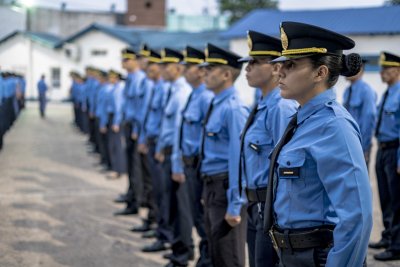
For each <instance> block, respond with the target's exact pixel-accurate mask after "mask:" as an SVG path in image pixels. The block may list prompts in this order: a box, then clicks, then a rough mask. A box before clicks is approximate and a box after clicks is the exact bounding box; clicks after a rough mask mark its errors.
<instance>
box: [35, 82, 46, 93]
mask: <svg viewBox="0 0 400 267" xmlns="http://www.w3.org/2000/svg"><path fill="white" fill-rule="evenodd" d="M37 88H38V91H39V94H44V93H46V91H47V85H46V82H45V81H44V80H43V79H41V80H40V81H39V82H38V84H37Z"/></svg>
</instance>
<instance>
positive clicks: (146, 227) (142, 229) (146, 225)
mask: <svg viewBox="0 0 400 267" xmlns="http://www.w3.org/2000/svg"><path fill="white" fill-rule="evenodd" d="M150 230H151V228H150V224H149V223H147V222H143V224H142V225H139V226H133V227H132V229H131V232H135V233H144V232H148V231H150Z"/></svg>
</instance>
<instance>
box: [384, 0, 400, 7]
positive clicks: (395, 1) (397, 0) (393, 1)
mask: <svg viewBox="0 0 400 267" xmlns="http://www.w3.org/2000/svg"><path fill="white" fill-rule="evenodd" d="M386 3H387V4H389V5H393V6H395V5H400V0H388V1H386Z"/></svg>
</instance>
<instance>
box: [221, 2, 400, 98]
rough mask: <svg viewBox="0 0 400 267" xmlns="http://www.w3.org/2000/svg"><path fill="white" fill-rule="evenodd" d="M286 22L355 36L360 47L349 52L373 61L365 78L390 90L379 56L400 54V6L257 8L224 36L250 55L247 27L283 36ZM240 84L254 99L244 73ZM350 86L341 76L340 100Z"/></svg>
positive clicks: (245, 94)
mask: <svg viewBox="0 0 400 267" xmlns="http://www.w3.org/2000/svg"><path fill="white" fill-rule="evenodd" d="M282 21H296V22H304V23H309V24H314V25H317V26H320V27H323V28H327V29H331V30H333V31H335V32H338V33H341V34H344V35H346V36H348V37H350V38H352V39H353V40H354V41H355V43H356V46H355V48H354V49H353V50H351V51H346V53H351V52H356V53H359V54H360V55H361V56H362V57H363V58H366V59H368V60H369V62H368V63H367V65H366V72H365V75H364V79H365V81H366V82H368V83H369V84H370V85H371V86H372V87H373V88H374V89H375V90H376V91H377V94H378V96H380V95H381V94H382V93H383V91H384V90H385V89H386V86H385V85H384V84H383V83H382V82H381V79H380V75H379V66H378V58H379V53H380V51H382V50H385V51H389V52H392V53H395V54H399V55H400V6H383V7H375V8H359V9H332V10H312V11H304V10H301V11H281V10H267V9H264V10H263V9H260V10H254V11H252V12H251V13H249V14H248V15H247V16H245V17H244V18H243V19H241V20H239V21H238V22H236V23H235V24H234V25H232V27H231V28H230V29H228V30H227V31H226V32H224V33H223V37H224V38H227V39H228V40H230V49H231V50H232V51H234V52H236V53H238V54H240V55H246V54H247V53H248V45H247V30H254V31H258V32H262V33H265V34H268V35H272V36H276V37H279V24H280V22H282ZM237 86H238V88H239V89H240V92H241V95H242V96H243V97H244V99H245V100H246V102H247V103H249V102H251V101H252V100H253V95H252V93H253V89H252V88H249V86H248V85H247V81H246V78H245V76H244V75H243V74H242V75H241V76H240V77H239V79H238V81H237ZM346 86H348V83H347V82H346V81H345V79H344V78H340V79H339V82H338V83H337V84H336V86H335V88H336V92H337V97H338V100H339V101H341V100H342V95H343V91H344V89H345V88H346ZM249 92H251V93H249Z"/></svg>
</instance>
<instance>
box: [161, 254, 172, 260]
mask: <svg viewBox="0 0 400 267" xmlns="http://www.w3.org/2000/svg"><path fill="white" fill-rule="evenodd" d="M172 256H173V254H172V253H165V254H164V255H162V257H163V258H164V259H167V260H170V259H171V258H172Z"/></svg>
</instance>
